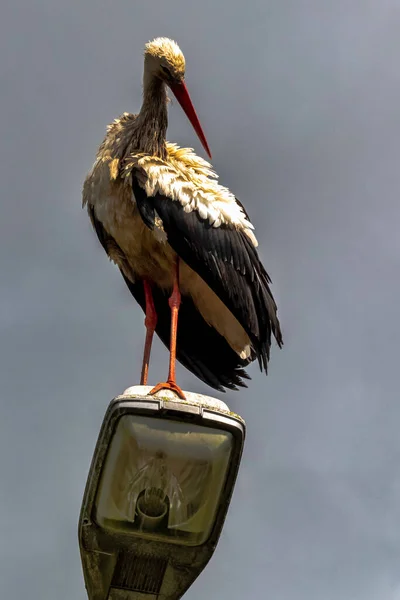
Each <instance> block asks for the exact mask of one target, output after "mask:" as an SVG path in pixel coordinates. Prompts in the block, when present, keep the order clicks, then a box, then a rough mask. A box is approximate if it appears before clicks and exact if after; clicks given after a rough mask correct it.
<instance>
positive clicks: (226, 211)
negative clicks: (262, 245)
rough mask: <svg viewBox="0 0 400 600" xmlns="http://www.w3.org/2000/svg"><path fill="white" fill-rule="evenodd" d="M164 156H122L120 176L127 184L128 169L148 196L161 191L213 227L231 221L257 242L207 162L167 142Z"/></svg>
mask: <svg viewBox="0 0 400 600" xmlns="http://www.w3.org/2000/svg"><path fill="white" fill-rule="evenodd" d="M167 151H168V158H167V160H163V159H161V158H158V157H157V156H151V155H149V154H145V153H134V154H131V155H129V157H128V158H127V159H125V161H124V164H123V166H122V172H121V176H122V178H123V179H125V180H126V182H127V184H128V185H131V182H132V179H131V176H132V173H133V172H134V174H135V177H136V178H137V179H138V182H139V184H140V186H141V187H142V188H143V189H144V190H145V192H146V195H147V196H148V197H152V196H155V195H156V194H158V193H159V194H162V195H163V196H165V197H167V198H170V199H171V200H174V201H177V202H179V203H180V204H181V205H182V207H183V209H184V211H185V212H187V213H190V212H192V211H197V212H198V214H199V215H200V217H201V218H202V219H205V220H208V221H209V223H210V225H212V226H213V227H219V226H220V225H231V226H233V227H235V228H237V229H240V230H242V231H243V232H244V233H245V234H246V235H247V236H248V237H249V239H250V240H251V242H252V243H253V245H254V246H255V247H256V246H257V245H258V243H257V240H256V237H255V235H254V233H253V229H254V227H253V225H252V224H251V223H250V221H249V219H248V218H247V216H246V214H245V212H244V210H243V208H242V206H241V205H240V204H238V202H237V201H236V198H235V196H234V195H233V194H232V193H231V192H230V191H229V190H228V188H226V187H224V186H222V185H220V184H219V183H218V181H217V175H216V174H215V173H214V171H213V170H212V168H211V165H210V164H209V163H207V162H206V161H205V160H203V159H202V158H200V157H199V156H197V155H196V154H195V153H194V151H193V150H192V149H191V148H179V146H177V145H176V144H170V143H167Z"/></svg>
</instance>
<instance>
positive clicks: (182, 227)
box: [132, 173, 282, 371]
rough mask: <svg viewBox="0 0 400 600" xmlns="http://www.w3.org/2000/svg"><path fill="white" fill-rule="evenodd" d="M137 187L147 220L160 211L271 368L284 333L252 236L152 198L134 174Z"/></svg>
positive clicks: (177, 243)
mask: <svg viewBox="0 0 400 600" xmlns="http://www.w3.org/2000/svg"><path fill="white" fill-rule="evenodd" d="M132 187H133V193H134V195H135V199H136V202H137V205H138V209H139V212H140V214H141V215H142V218H143V220H144V222H145V223H146V225H147V226H148V227H150V228H152V227H153V226H154V221H155V217H156V213H157V214H158V216H159V217H160V218H161V220H162V222H163V227H164V230H165V233H166V235H167V239H168V243H169V244H170V246H171V247H172V248H173V250H174V251H175V252H176V253H177V254H178V256H179V257H180V258H181V259H182V260H183V261H184V262H185V263H186V264H188V265H189V267H190V268H191V269H193V270H194V271H195V272H196V273H198V275H200V277H201V278H202V279H203V280H204V281H205V282H206V283H207V285H208V286H209V287H210V288H211V289H212V290H213V291H214V292H215V293H216V294H217V296H219V298H220V299H221V300H222V302H223V303H224V304H225V305H226V307H227V308H228V309H229V310H230V311H231V312H232V314H233V315H234V316H235V317H236V319H237V320H238V321H239V323H240V324H241V325H242V327H243V329H244V330H245V331H246V333H247V335H248V336H249V338H250V341H251V343H252V347H253V349H254V352H255V354H256V356H257V358H258V361H259V363H260V367H261V368H262V369H264V370H265V371H267V363H268V359H269V352H270V346H271V333H273V334H274V336H275V339H276V341H277V342H278V344H279V346H281V345H282V334H281V330H280V325H279V320H278V317H277V307H276V304H275V301H274V298H273V296H272V293H271V290H270V287H269V283H270V279H269V277H268V275H267V273H266V271H265V269H264V267H263V265H262V264H261V262H260V259H259V257H258V254H257V250H256V248H255V247H254V245H253V244H252V242H251V240H250V238H249V237H248V236H247V235H246V233H245V232H244V231H241V230H240V229H237V228H236V227H234V226H232V225H228V224H223V225H220V226H219V227H212V226H211V225H210V224H209V222H208V220H205V219H202V218H201V217H200V215H199V214H198V212H197V211H196V210H192V211H191V212H185V210H184V209H183V207H182V205H181V204H180V202H179V201H174V200H172V199H171V198H168V197H166V196H164V195H162V194H160V193H157V194H155V196H151V197H148V196H147V195H146V192H145V190H144V189H143V188H142V187H141V186H140V185H139V182H138V180H137V178H136V177H135V173H132Z"/></svg>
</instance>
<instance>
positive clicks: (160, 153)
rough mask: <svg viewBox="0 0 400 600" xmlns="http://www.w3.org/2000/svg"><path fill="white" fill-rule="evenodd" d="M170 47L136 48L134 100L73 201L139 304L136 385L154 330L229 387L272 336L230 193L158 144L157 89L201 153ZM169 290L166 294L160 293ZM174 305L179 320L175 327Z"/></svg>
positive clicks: (247, 231)
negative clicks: (140, 72)
mask: <svg viewBox="0 0 400 600" xmlns="http://www.w3.org/2000/svg"><path fill="white" fill-rule="evenodd" d="M184 75H185V59H184V56H183V54H182V52H181V50H180V49H179V47H178V45H177V44H176V43H175V42H173V41H172V40H169V39H167V38H157V39H155V40H153V41H151V42H149V43H147V44H146V46H145V51H144V76H143V104H142V107H141V109H140V112H139V114H137V115H133V114H130V113H124V114H123V115H122V116H121V117H120V118H118V119H116V120H115V121H114V122H113V123H112V124H111V125H109V126H108V128H107V134H106V136H105V138H104V141H103V142H102V144H101V145H100V148H99V150H98V153H97V157H96V161H95V163H94V165H93V167H92V170H91V171H90V173H89V174H88V176H87V178H86V180H85V183H84V187H83V205H84V206H86V207H87V210H88V213H89V216H90V219H91V222H92V225H93V227H94V229H95V231H96V233H97V236H98V238H99V240H100V242H101V244H102V245H103V247H104V250H105V251H106V252H107V254H108V256H109V258H110V259H111V260H112V261H114V262H115V263H116V264H117V266H118V267H119V269H120V271H121V273H122V276H123V278H124V280H125V282H126V284H127V286H128V288H129V290H130V291H131V293H132V295H133V297H134V298H135V299H136V300H137V302H138V303H139V304H140V306H141V307H142V309H143V310H144V312H145V315H146V317H145V326H146V341H145V348H144V356H143V366H142V374H141V384H142V385H146V383H147V377H148V367H149V359H150V351H151V344H152V339H153V334H154V331H155V332H156V333H157V334H158V336H159V337H160V338H161V340H162V341H163V342H164V344H165V345H166V346H167V347H169V348H170V364H169V374H168V379H167V381H166V382H163V383H159V384H158V385H157V386H156V387H155V388H153V390H152V393H155V392H156V391H158V390H160V389H172V390H174V391H175V392H176V393H177V394H178V395H179V396H180V397H181V398H184V394H183V392H182V390H181V389H180V387H179V386H178V385H177V384H176V380H175V360H176V359H177V360H179V361H180V362H181V363H182V364H183V365H184V366H185V367H186V368H187V369H189V370H190V371H191V372H192V373H194V374H195V375H196V376H197V377H199V378H200V379H201V380H202V381H204V382H205V383H207V384H208V385H210V386H211V387H213V388H215V389H217V390H220V391H225V390H224V388H230V389H237V386H238V385H240V386H244V387H245V383H244V382H243V380H242V378H247V379H249V377H248V375H247V374H246V372H245V371H244V367H245V366H246V365H248V364H249V363H250V362H252V361H253V360H255V359H256V358H257V359H258V361H259V364H260V368H261V370H264V371H265V372H267V363H268V360H269V354H270V346H271V333H273V335H274V337H275V339H276V341H277V343H278V345H279V346H281V345H282V335H281V331H280V326H279V321H278V317H277V307H276V304H275V301H274V298H273V296H272V293H271V290H270V287H269V284H270V279H269V277H268V275H267V273H266V271H265V269H264V267H263V265H262V264H261V262H260V259H259V257H258V254H257V250H256V248H257V240H256V238H255V236H254V233H253V225H252V224H251V223H250V220H249V217H248V215H247V213H246V211H245V209H244V208H243V206H242V204H241V203H240V202H239V200H238V199H237V198H235V196H234V195H233V194H232V193H231V192H230V191H229V190H228V189H227V188H226V187H223V186H221V185H220V184H219V183H218V182H217V175H216V174H215V173H214V172H213V171H212V167H211V165H210V164H209V163H207V162H206V161H204V160H203V159H202V158H200V157H198V156H196V154H195V153H194V152H193V150H192V149H189V148H179V147H178V146H177V145H175V144H171V143H169V142H167V141H166V130H167V125H168V117H167V101H168V99H167V87H169V88H170V89H171V90H172V92H173V93H174V95H175V97H176V98H177V100H178V102H179V103H180V105H181V106H182V108H183V110H184V111H185V113H186V115H187V117H188V118H189V120H190V122H191V124H192V125H193V128H194V129H195V131H196V133H197V135H198V136H199V139H200V141H201V142H202V145H203V147H204V149H205V150H206V152H207V154H208V155H209V156H210V158H211V154H210V150H209V148H208V144H207V141H206V138H205V136H204V133H203V130H202V128H201V125H200V122H199V120H198V118H197V115H196V112H195V110H194V107H193V104H192V102H191V100H190V96H189V93H188V91H187V88H186V84H185V80H184ZM168 299H169V300H168ZM178 312H179V328H178Z"/></svg>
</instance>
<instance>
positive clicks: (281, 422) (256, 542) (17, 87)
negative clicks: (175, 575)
mask: <svg viewBox="0 0 400 600" xmlns="http://www.w3.org/2000/svg"><path fill="white" fill-rule="evenodd" d="M399 30H400V3H399V2H398V1H395V0H375V1H372V0H346V1H344V0H329V1H328V0H308V1H307V0H247V1H246V2H239V1H237V0H222V1H218V0H202V1H201V2H187V1H186V2H184V1H183V0H182V1H181V0H179V1H178V0H169V1H168V2H161V1H160V2H158V3H157V2H144V1H142V2H134V1H133V0H130V1H128V0H113V1H112V2H111V1H109V0H108V1H106V0H70V1H69V2H65V1H63V2H61V0H37V1H36V2H34V1H32V0H13V2H12V3H11V2H9V3H5V5H3V7H2V10H1V18H0V90H1V91H0V95H1V110H0V153H1V154H0V181H1V204H0V234H1V235H0V245H1V249H0V269H1V278H2V279H1V280H2V284H1V294H0V328H1V334H0V336H1V337H0V340H1V343H0V381H1V388H2V391H1V397H2V398H1V406H2V413H1V415H2V416H1V420H0V481H1V484H0V597H1V598H2V599H3V598H4V599H7V600H21V599H22V598H24V599H27V598H29V600H55V599H56V600H84V599H85V598H86V592H85V589H84V584H83V578H82V574H81V566H80V558H79V552H78V541H77V521H78V515H79V510H80V505H81V500H82V494H83V491H84V486H85V482H86V477H87V473H88V469H89V465H90V460H91V457H92V452H93V449H94V445H95V442H96V439H97V435H98V431H99V427H100V424H101V421H102V418H103V415H104V412H105V409H106V407H107V405H108V402H109V401H110V400H111V398H112V397H113V396H115V395H117V394H118V393H121V392H122V391H123V390H124V389H125V388H126V387H128V386H129V385H132V384H135V383H137V382H138V378H139V372H140V356H141V352H142V342H143V338H144V329H143V315H142V313H141V311H140V310H139V308H138V307H137V306H136V304H135V302H134V300H133V299H132V298H131V297H130V295H129V292H128V291H127V289H126V288H125V286H124V283H123V281H122V278H121V277H120V275H119V273H118V271H117V269H116V268H115V267H114V266H112V265H111V264H109V263H108V260H107V258H106V256H105V254H104V252H103V250H102V249H101V248H100V246H99V244H98V242H97V240H96V238H95V235H94V234H93V232H92V231H91V228H90V224H89V221H88V218H87V216H86V213H85V212H83V211H82V209H81V187H82V182H83V179H84V177H85V174H86V172H87V171H88V170H89V168H90V167H91V164H92V162H93V159H94V155H95V151H96V148H97V146H98V144H99V143H100V141H101V139H102V137H103V134H104V131H105V127H106V125H107V123H108V122H110V121H111V120H112V119H113V118H115V117H116V116H118V115H119V114H120V113H121V112H123V111H132V112H135V111H137V110H138V108H139V105H140V101H141V78H142V52H143V45H144V43H145V42H146V41H147V40H148V39H151V38H153V37H156V36H159V35H163V36H169V37H173V38H175V39H176V40H177V41H178V43H179V44H180V46H181V48H182V49H183V51H184V53H185V55H186V60H187V83H188V87H189V89H190V91H191V94H192V98H193V101H194V103H195V106H196V108H197V110H198V113H199V116H200V118H201V121H202V123H203V126H204V129H205V132H206V134H207V137H208V140H209V143H210V146H211V149H212V152H213V158H214V160H213V163H214V167H215V168H216V170H217V171H218V172H219V174H220V178H221V183H223V184H225V185H228V186H229V187H230V188H231V189H232V190H233V191H234V192H235V193H236V194H237V195H238V197H239V198H240V199H241V200H242V202H243V203H244V204H245V205H246V208H247V209H248V211H249V213H250V216H251V218H252V220H253V222H255V223H256V224H257V237H258V238H259V241H260V246H261V254H262V257H263V260H264V263H265V266H266V268H267V270H268V271H269V273H270V275H271V277H272V279H273V281H274V287H273V289H274V293H275V295H276V297H277V300H278V304H279V314H280V317H281V321H282V325H283V331H284V337H285V347H284V349H283V350H282V351H279V350H278V349H277V348H276V347H275V348H274V349H273V350H274V351H273V353H272V361H271V366H270V375H269V376H268V377H267V378H266V377H264V376H262V375H261V374H260V373H259V372H258V369H257V367H256V366H253V367H252V368H251V369H250V374H251V375H252V377H253V380H252V382H251V384H250V386H249V389H248V390H247V391H245V392H240V393H236V394H235V393H228V394H225V395H223V399H224V400H225V401H227V402H228V403H229V405H230V407H231V408H232V409H234V410H236V411H237V412H239V413H240V414H241V415H242V416H243V417H244V418H245V419H246V422H247V427H248V437H247V442H246V448H245V453H244V457H243V462H242V466H241V471H240V475H239V479H238V483H237V487H236V490H235V493H234V497H233V501H232V504H231V509H230V512H229V515H228V519H227V521H226V524H225V529H224V533H223V536H222V538H221V541H220V543H219V546H218V548H217V551H216V553H215V555H214V557H213V559H212V561H211V562H210V564H209V566H208V567H207V569H206V570H205V571H204V573H203V574H202V575H201V577H200V578H199V579H198V581H197V582H196V583H195V584H194V586H193V587H192V588H191V589H190V591H189V592H188V593H187V596H186V597H187V598H188V600H204V598H209V599H215V600H222V599H223V600H225V599H229V600H243V598H261V599H263V598H265V599H267V598H270V599H273V600H399V599H400V435H399V429H400V397H399V372H400V351H399V347H400V318H399V313H400V271H399V269H400V234H399V229H400V225H399V220H400V208H399V206H400V203H399V193H400V68H399V55H400V35H399ZM168 137H169V139H170V140H171V141H176V142H178V143H179V144H181V145H189V146H194V147H195V148H196V150H198V151H199V153H201V155H204V154H203V151H202V149H201V147H200V146H199V142H198V141H197V139H196V137H195V135H194V133H193V132H192V130H191V127H190V125H189V124H188V122H187V119H186V117H185V116H184V114H183V113H182V111H181V110H180V108H179V106H177V104H176V103H174V105H173V106H172V107H171V110H170V128H169V132H168ZM167 361H168V355H167V352H166V351H165V349H164V348H163V347H161V344H160V343H159V342H157V343H156V347H155V350H154V360H153V362H152V368H151V375H150V380H151V381H150V382H151V383H156V381H158V380H159V379H161V378H164V377H165V374H166V371H167ZM179 383H180V384H181V386H182V387H183V388H184V389H188V390H192V391H198V392H204V393H206V394H207V393H208V394H210V393H212V391H211V390H210V388H207V387H206V386H205V385H203V384H201V383H200V382H199V381H197V380H196V379H195V378H194V377H192V376H191V375H189V373H187V372H186V371H184V370H183V369H179Z"/></svg>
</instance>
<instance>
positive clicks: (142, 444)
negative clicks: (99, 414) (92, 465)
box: [95, 415, 233, 546]
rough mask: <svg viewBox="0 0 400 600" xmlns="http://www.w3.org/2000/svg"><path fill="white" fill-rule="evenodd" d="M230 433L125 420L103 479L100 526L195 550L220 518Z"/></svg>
mask: <svg viewBox="0 0 400 600" xmlns="http://www.w3.org/2000/svg"><path fill="white" fill-rule="evenodd" d="M232 444H233V436H232V434H231V433H229V432H227V431H223V430H219V429H216V428H209V427H204V426H201V425H196V424H190V423H182V422H179V421H172V420H169V419H168V420H167V419H162V418H155V417H144V416H134V415H124V416H122V417H121V418H120V419H119V421H118V423H117V426H116V429H115V432H114V436H113V438H112V440H111V443H110V447H109V449H108V453H107V457H106V461H105V465H104V468H103V472H102V475H101V478H100V483H99V487H98V491H97V497H96V503H95V520H96V522H97V523H98V525H100V526H101V527H103V528H105V529H108V530H111V531H114V532H118V531H120V532H124V533H131V534H133V535H139V536H140V537H149V538H153V539H158V540H160V541H168V542H174V543H179V544H186V545H190V546H197V545H200V544H202V543H204V542H205V541H206V540H207V538H208V536H209V534H210V531H211V528H212V525H213V523H214V520H215V516H216V511H217V508H218V502H219V500H220V496H221V491H222V489H223V486H224V483H225V479H226V474H227V470H228V465H229V458H230V455H231V451H232Z"/></svg>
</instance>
